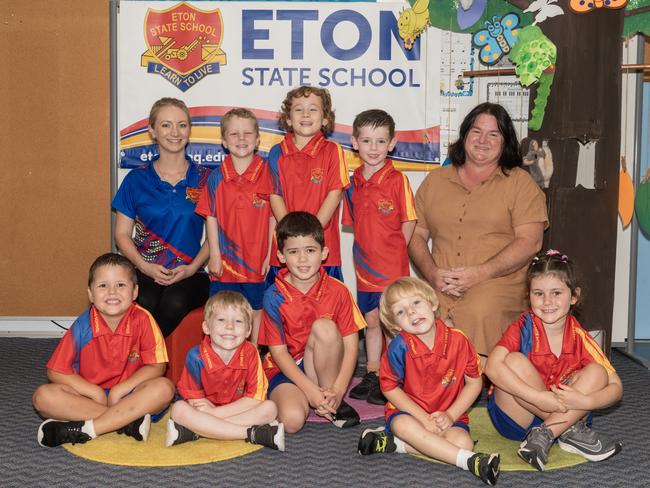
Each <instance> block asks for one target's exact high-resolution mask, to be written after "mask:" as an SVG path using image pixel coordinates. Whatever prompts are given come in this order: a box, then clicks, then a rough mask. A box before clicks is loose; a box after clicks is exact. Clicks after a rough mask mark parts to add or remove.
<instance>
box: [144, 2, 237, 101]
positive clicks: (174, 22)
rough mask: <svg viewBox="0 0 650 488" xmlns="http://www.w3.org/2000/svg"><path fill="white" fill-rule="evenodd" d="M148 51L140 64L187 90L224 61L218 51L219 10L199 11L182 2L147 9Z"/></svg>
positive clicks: (223, 55)
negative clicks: (166, 6) (160, 7)
mask: <svg viewBox="0 0 650 488" xmlns="http://www.w3.org/2000/svg"><path fill="white" fill-rule="evenodd" d="M144 31H145V36H144V38H145V42H146V43H147V48H148V49H147V50H146V51H145V52H144V53H143V54H142V57H141V60H140V62H141V65H142V66H143V67H146V68H147V72H148V73H154V74H157V75H160V76H162V77H163V78H165V79H166V80H167V81H169V82H170V83H171V84H172V85H174V86H175V87H177V88H178V89H179V90H181V91H183V92H184V91H187V90H189V89H190V88H192V87H193V86H194V85H195V84H196V83H198V82H199V81H200V80H202V79H203V78H204V77H206V76H208V75H213V74H216V73H219V67H220V65H222V64H226V54H225V53H224V52H223V51H222V50H221V48H220V46H221V41H222V39H223V19H222V18H221V12H220V11H219V9H215V10H208V11H205V10H199V9H197V8H196V7H193V6H192V5H188V4H186V3H185V2H183V3H179V4H177V5H175V6H173V7H171V8H168V9H166V10H154V9H148V10H147V15H146V16H145V19H144Z"/></svg>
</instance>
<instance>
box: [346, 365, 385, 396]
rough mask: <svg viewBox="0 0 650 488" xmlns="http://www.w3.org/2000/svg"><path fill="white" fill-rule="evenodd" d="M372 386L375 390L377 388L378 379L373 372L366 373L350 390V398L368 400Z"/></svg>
mask: <svg viewBox="0 0 650 488" xmlns="http://www.w3.org/2000/svg"><path fill="white" fill-rule="evenodd" d="M373 385H377V388H379V378H378V377H377V374H376V373H375V372H374V371H368V372H367V373H366V374H365V376H364V377H363V379H362V380H361V381H360V382H359V384H358V385H357V386H355V387H354V388H352V389H351V390H350V393H349V396H350V398H354V399H355V400H365V399H366V398H368V394H369V393H370V390H371V389H372V386H373Z"/></svg>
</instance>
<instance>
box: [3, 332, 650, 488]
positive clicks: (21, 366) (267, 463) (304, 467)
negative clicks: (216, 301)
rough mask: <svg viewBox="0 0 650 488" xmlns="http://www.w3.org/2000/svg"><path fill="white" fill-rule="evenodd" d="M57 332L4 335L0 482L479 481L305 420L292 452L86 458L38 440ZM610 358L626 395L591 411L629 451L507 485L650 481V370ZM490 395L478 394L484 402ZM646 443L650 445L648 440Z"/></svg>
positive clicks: (512, 476)
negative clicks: (361, 445) (370, 448)
mask: <svg viewBox="0 0 650 488" xmlns="http://www.w3.org/2000/svg"><path fill="white" fill-rule="evenodd" d="M56 342H57V341H56V340H54V339H19V338H1V339H0V358H1V359H0V427H1V430H0V435H1V437H0V487H3V488H4V487H45V486H48V487H49V486H57V487H73V486H74V487H79V486H81V487H86V486H98V487H103V486H119V487H122V486H124V487H128V486H143V487H147V486H156V487H157V488H162V487H168V486H169V487H174V486H185V487H192V486H220V487H221V486H237V487H260V486H261V487H276V486H283V487H284V486H286V487H294V486H299V487H303V486H304V487H312V486H313V487H318V488H324V487H348V486H355V487H356V486H359V487H369V488H375V487H392V488H394V487H401V486H409V487H420V486H434V487H447V486H454V487H465V486H468V487H479V486H485V485H483V484H482V483H481V482H480V481H479V480H477V479H475V478H474V477H472V476H471V475H469V474H468V473H466V472H463V471H461V470H459V469H457V468H455V467H451V466H446V465H441V464H434V463H430V462H428V461H424V460H421V459H417V458H415V457H412V456H408V455H377V456H367V457H361V456H359V455H357V454H356V445H357V439H358V437H359V434H360V433H361V430H362V429H363V428H366V427H369V426H378V425H380V423H381V422H379V421H375V422H372V423H368V424H364V425H363V426H358V427H354V428H351V429H347V430H338V429H336V428H334V427H333V426H331V425H324V424H307V426H306V427H305V428H304V429H303V430H302V431H301V432H300V433H298V434H296V435H293V436H289V437H288V438H287V441H286V448H287V451H286V452H285V453H279V452H275V451H271V450H269V449H262V450H260V451H257V452H255V453H252V454H249V455H247V456H243V457H240V458H237V459H234V460H230V461H224V462H220V463H213V464H207V465H200V466H188V467H176V468H131V467H120V466H111V465H106V464H100V463H95V462H91V461H86V460H83V459H80V458H78V457H75V456H73V455H72V454H70V453H68V452H67V451H65V450H64V449H62V448H53V449H49V448H48V449H46V448H42V447H40V446H39V445H38V444H37V442H36V428H37V426H38V424H39V422H40V419H39V417H38V415H37V414H36V413H35V412H34V410H33V409H32V407H31V394H32V392H33V391H34V389H35V388H36V387H37V386H38V385H39V384H41V383H43V382H44V381H46V378H45V364H46V362H47V360H48V358H49V356H50V354H51V353H52V351H53V350H54V347H55V346H56ZM612 360H613V363H614V366H615V367H616V368H617V371H618V373H619V374H620V376H621V378H622V379H623V384H624V388H625V394H624V398H623V400H622V401H621V403H620V404H619V405H617V406H615V407H613V408H610V409H608V410H607V411H606V412H601V413H598V414H596V415H595V418H594V423H595V426H596V427H597V428H598V430H600V431H602V432H603V433H604V434H607V435H612V436H616V437H617V438H619V439H621V440H622V441H623V444H624V445H623V451H622V452H621V453H620V454H619V455H617V456H615V457H614V458H612V459H610V460H608V461H605V462H602V463H585V464H582V465H579V466H576V467H573V468H568V469H563V470H558V471H551V472H545V473H537V472H506V473H502V475H501V477H500V479H499V483H498V486H501V487H522V486H523V487H537V486H539V487H542V486H544V487H549V486H553V487H563V486H570V487H572V488H581V487H585V488H587V487H588V488H594V487H598V488H605V487H620V486H624V487H626V488H632V487H647V486H650V454H649V449H648V447H647V446H646V442H647V441H648V439H649V437H650V372H648V370H646V369H645V368H643V367H641V366H639V365H638V364H636V363H634V362H633V361H631V360H629V359H628V358H626V357H625V356H623V355H622V354H620V353H618V352H614V353H613V358H612ZM484 402H485V399H484V398H482V399H480V400H479V403H484ZM644 446H645V447H644Z"/></svg>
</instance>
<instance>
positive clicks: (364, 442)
mask: <svg viewBox="0 0 650 488" xmlns="http://www.w3.org/2000/svg"><path fill="white" fill-rule="evenodd" d="M395 449H397V447H396V446H395V437H394V436H393V434H387V433H386V431H385V430H384V428H383V427H379V428H377V429H366V430H364V431H363V432H362V433H361V437H359V444H358V445H357V452H358V453H359V454H362V455H364V456H366V455H368V454H379V453H382V452H395Z"/></svg>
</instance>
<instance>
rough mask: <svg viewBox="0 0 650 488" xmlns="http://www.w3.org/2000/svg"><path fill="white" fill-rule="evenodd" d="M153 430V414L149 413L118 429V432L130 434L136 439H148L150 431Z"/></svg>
mask: <svg viewBox="0 0 650 488" xmlns="http://www.w3.org/2000/svg"><path fill="white" fill-rule="evenodd" d="M150 430H151V415H149V414H147V415H145V416H144V417H140V418H139V419H135V420H134V421H133V422H131V423H130V424H126V425H125V426H124V427H122V428H121V429H117V433H118V434H124V435H128V436H129V437H133V438H134V439H135V440H136V441H140V442H142V441H146V440H147V439H148V438H149V431H150Z"/></svg>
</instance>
